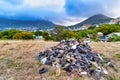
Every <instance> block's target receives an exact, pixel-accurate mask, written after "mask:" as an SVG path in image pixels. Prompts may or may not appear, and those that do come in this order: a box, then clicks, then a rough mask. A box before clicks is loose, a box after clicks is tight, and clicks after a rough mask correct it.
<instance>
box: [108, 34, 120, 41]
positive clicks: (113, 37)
mask: <svg viewBox="0 0 120 80" xmlns="http://www.w3.org/2000/svg"><path fill="white" fill-rule="evenodd" d="M108 41H113V42H114V41H120V36H117V35H115V34H114V35H112V37H109V38H108Z"/></svg>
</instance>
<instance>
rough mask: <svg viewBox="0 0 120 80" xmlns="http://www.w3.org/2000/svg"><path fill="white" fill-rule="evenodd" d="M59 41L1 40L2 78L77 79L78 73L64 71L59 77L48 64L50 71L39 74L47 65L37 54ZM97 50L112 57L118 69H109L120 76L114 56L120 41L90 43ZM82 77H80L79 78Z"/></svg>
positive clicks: (119, 67)
mask: <svg viewBox="0 0 120 80" xmlns="http://www.w3.org/2000/svg"><path fill="white" fill-rule="evenodd" d="M56 44H58V43H57V42H52V41H49V42H45V41H41V40H30V41H22V40H18V41H0V80H1V79H2V78H4V80H9V79H10V80H56V79H57V80H66V79H67V80H77V79H78V76H77V75H75V74H74V75H72V76H70V77H69V76H67V75H66V73H65V72H62V73H61V75H60V76H59V77H57V76H55V69H54V68H51V67H50V66H47V67H48V68H49V71H48V72H47V73H46V74H43V75H39V74H38V70H39V69H40V68H42V67H44V66H46V65H41V64H40V63H39V62H37V61H36V60H35V56H36V55H37V53H39V52H40V51H43V50H45V49H46V48H49V47H51V46H55V45H56ZM90 45H91V47H92V48H93V49H95V50H98V51H100V52H101V53H104V55H105V56H106V57H109V58H111V60H112V62H113V63H114V64H115V66H116V69H117V70H116V71H118V73H117V72H115V70H111V69H109V68H108V69H109V72H110V74H109V75H112V76H114V75H115V76H120V72H119V70H120V65H119V64H120V61H119V60H118V59H116V58H115V57H113V56H114V55H115V54H117V53H120V48H119V47H120V42H117V43H104V42H99V43H90ZM79 79H80V78H79Z"/></svg>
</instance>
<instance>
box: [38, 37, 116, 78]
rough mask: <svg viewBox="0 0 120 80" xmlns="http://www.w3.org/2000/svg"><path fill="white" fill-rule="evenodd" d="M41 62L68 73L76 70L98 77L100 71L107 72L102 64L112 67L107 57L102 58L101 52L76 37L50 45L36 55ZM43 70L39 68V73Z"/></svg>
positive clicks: (79, 72)
mask: <svg viewBox="0 0 120 80" xmlns="http://www.w3.org/2000/svg"><path fill="white" fill-rule="evenodd" d="M36 58H37V60H39V61H41V63H42V64H47V65H51V66H53V67H56V68H62V69H63V70H65V71H66V72H68V73H72V72H77V73H78V74H79V75H88V76H92V75H93V74H94V77H95V78H96V79H99V78H100V76H101V73H103V74H106V75H107V74H108V72H107V70H106V69H105V67H104V65H108V66H109V67H111V68H113V67H114V66H113V64H112V63H111V62H110V60H109V59H105V60H104V59H103V58H102V57H101V54H100V53H98V52H97V51H94V50H93V49H92V48H91V47H90V46H89V45H88V44H87V43H83V42H80V41H79V40H77V39H69V40H62V41H61V42H60V43H59V44H58V45H56V46H54V47H51V48H49V49H47V50H45V51H44V52H40V53H39V55H38V56H36ZM45 70H46V71H47V70H48V69H41V70H40V73H42V72H43V73H44V72H45Z"/></svg>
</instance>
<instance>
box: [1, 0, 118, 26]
mask: <svg viewBox="0 0 120 80" xmlns="http://www.w3.org/2000/svg"><path fill="white" fill-rule="evenodd" d="M95 14H104V15H106V16H109V17H113V18H116V17H120V0H0V18H10V19H21V20H39V19H44V20H49V21H52V22H54V23H56V24H61V25H66V26H67V25H73V24H76V23H79V22H81V21H83V20H85V19H87V18H88V17H90V16H93V15H95Z"/></svg>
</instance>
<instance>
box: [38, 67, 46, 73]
mask: <svg viewBox="0 0 120 80" xmlns="http://www.w3.org/2000/svg"><path fill="white" fill-rule="evenodd" d="M47 71H48V68H42V69H40V70H39V74H43V73H45V72H47Z"/></svg>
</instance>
